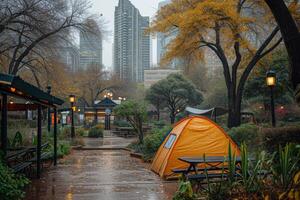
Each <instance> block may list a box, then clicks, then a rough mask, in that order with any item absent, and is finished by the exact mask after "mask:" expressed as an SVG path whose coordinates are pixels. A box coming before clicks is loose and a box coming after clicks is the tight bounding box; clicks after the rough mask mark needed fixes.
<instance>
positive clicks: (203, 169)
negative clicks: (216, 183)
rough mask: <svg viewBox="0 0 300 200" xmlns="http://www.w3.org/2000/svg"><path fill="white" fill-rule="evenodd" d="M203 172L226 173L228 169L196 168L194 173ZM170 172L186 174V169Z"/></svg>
mask: <svg viewBox="0 0 300 200" xmlns="http://www.w3.org/2000/svg"><path fill="white" fill-rule="evenodd" d="M238 169H239V168H237V170H238ZM205 170H207V171H222V170H224V171H227V170H228V167H227V166H226V167H223V168H198V167H197V168H196V171H197V172H198V171H199V172H204V171H205ZM172 172H173V173H175V174H187V173H188V169H172Z"/></svg>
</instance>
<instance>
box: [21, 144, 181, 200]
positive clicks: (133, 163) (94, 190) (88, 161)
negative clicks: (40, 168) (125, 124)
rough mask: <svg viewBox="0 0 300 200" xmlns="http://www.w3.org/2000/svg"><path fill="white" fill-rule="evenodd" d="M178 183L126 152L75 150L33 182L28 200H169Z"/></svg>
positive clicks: (28, 192)
mask: <svg viewBox="0 0 300 200" xmlns="http://www.w3.org/2000/svg"><path fill="white" fill-rule="evenodd" d="M176 185H177V183H176V182H164V181H162V180H161V179H160V178H159V177H158V176H157V175H155V174H154V173H153V172H151V171H150V170H149V165H148V164H145V163H143V162H141V161H140V160H139V159H136V158H132V157H130V155H129V153H128V152H126V151H122V150H119V151H114V150H111V151H99V150H91V151H76V150H75V151H73V152H72V154H71V155H70V156H68V157H67V158H66V159H64V160H61V161H60V163H59V165H58V166H57V167H52V168H51V169H49V170H48V171H47V172H44V173H43V176H42V178H41V179H40V180H33V181H32V184H31V186H30V187H29V188H28V190H27V196H26V198H25V199H26V200H33V199H35V200H52V199H53V200H54V199H55V200H60V199H65V200H73V199H74V200H119V199H120V200H123V199H124V200H125V199H126V200H139V199H143V200H144V199H149V200H165V199H166V200H168V199H172V195H173V194H174V192H175V190H176Z"/></svg>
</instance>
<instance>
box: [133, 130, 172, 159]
mask: <svg viewBox="0 0 300 200" xmlns="http://www.w3.org/2000/svg"><path fill="white" fill-rule="evenodd" d="M170 130H171V127H170V126H165V127H164V128H162V129H153V130H152V131H151V133H150V134H148V135H147V136H146V137H145V139H144V143H143V144H139V143H137V142H134V143H131V144H130V145H129V146H128V148H130V149H133V150H134V151H135V152H137V153H142V154H143V159H144V160H149V159H151V158H153V156H154V155H155V153H156V151H157V150H158V148H159V146H160V145H161V143H162V142H163V140H164V138H165V137H166V135H167V134H168V133H169V132H170Z"/></svg>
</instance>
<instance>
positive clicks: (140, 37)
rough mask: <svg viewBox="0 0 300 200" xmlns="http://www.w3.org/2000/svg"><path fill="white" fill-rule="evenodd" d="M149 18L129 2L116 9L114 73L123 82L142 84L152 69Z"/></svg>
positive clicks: (124, 1)
mask: <svg viewBox="0 0 300 200" xmlns="http://www.w3.org/2000/svg"><path fill="white" fill-rule="evenodd" d="M148 27H149V17H143V16H141V14H140V12H139V10H138V9H136V8H135V7H134V5H132V3H131V2H130V1H129V0H119V4H118V6H117V7H116V8H115V30H114V60H113V61H114V71H115V72H116V74H117V75H118V76H119V77H120V79H122V80H126V81H134V82H142V81H143V80H144V70H145V69H149V68H150V35H147V34H145V30H146V29H147V28H148Z"/></svg>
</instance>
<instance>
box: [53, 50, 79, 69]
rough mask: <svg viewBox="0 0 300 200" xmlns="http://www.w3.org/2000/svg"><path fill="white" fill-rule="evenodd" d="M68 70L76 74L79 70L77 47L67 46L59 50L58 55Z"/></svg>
mask: <svg viewBox="0 0 300 200" xmlns="http://www.w3.org/2000/svg"><path fill="white" fill-rule="evenodd" d="M57 56H58V57H59V58H60V62H62V63H63V64H64V65H65V66H66V67H67V68H68V70H70V71H72V72H76V71H77V70H78V69H79V56H80V53H79V49H78V48H77V47H76V46H75V45H71V44H68V45H65V46H62V47H59V48H58V55H57Z"/></svg>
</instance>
